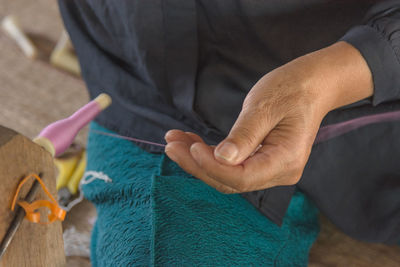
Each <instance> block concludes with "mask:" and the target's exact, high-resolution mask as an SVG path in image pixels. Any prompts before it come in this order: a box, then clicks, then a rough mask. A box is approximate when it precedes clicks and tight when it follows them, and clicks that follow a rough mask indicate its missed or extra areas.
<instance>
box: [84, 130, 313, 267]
mask: <svg viewBox="0 0 400 267" xmlns="http://www.w3.org/2000/svg"><path fill="white" fill-rule="evenodd" d="M90 128H91V130H97V131H103V132H108V133H113V132H111V131H109V130H107V129H105V128H103V127H101V126H99V125H98V124H96V123H91V127H90ZM87 170H88V171H97V172H103V173H105V174H107V175H108V176H109V177H110V178H111V179H112V182H110V183H106V182H104V181H103V180H99V179H96V180H94V181H93V182H91V183H89V184H87V185H84V186H83V191H84V195H85V197H86V198H87V199H89V200H90V201H92V202H93V203H94V204H95V206H96V209H97V213H98V219H97V221H96V223H95V226H94V229H93V233H92V243H91V260H92V265H93V266H94V267H96V266H101V267H103V266H307V262H308V253H309V250H310V248H311V245H312V244H313V242H314V241H315V239H316V237H317V234H318V231H319V225H318V218H317V217H318V211H317V209H316V207H315V206H314V205H313V204H312V203H311V202H310V201H309V200H308V199H307V198H306V197H305V196H304V195H303V194H302V193H301V192H296V193H295V195H294V197H293V199H292V201H291V204H290V206H289V209H288V211H287V213H286V216H285V219H284V223H283V225H282V226H281V227H278V226H277V225H275V224H273V223H272V222H271V221H269V220H268V219H267V218H266V217H264V216H263V215H262V214H261V213H259V212H258V211H257V210H256V209H255V208H254V207H253V206H252V205H251V204H250V203H248V202H247V201H246V200H245V199H243V198H242V197H241V196H240V195H236V194H235V195H225V194H221V193H219V192H218V191H216V190H215V189H213V188H211V187H209V186H208V185H206V184H205V183H203V182H202V181H201V180H198V179H196V178H194V177H193V176H191V175H189V174H187V173H186V172H184V171H183V170H182V169H181V168H180V167H179V166H178V165H177V164H175V163H174V162H172V161H171V160H170V159H169V158H168V157H167V156H166V155H165V154H151V153H148V152H146V151H144V150H142V149H140V148H139V147H137V146H136V145H135V144H134V143H132V142H130V141H126V140H123V139H117V138H113V137H110V136H104V135H100V134H98V133H95V132H90V134H89V142H88V164H87Z"/></svg>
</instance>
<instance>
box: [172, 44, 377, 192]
mask: <svg viewBox="0 0 400 267" xmlns="http://www.w3.org/2000/svg"><path fill="white" fill-rule="evenodd" d="M372 93H373V83H372V77H371V73H370V70H369V68H368V65H367V64H366V62H365V61H364V59H363V57H362V56H361V54H360V53H359V52H358V50H356V49H355V48H354V47H352V46H351V45H349V44H347V43H344V42H339V43H336V44H334V45H332V46H330V47H327V48H325V49H322V50H319V51H316V52H314V53H311V54H308V55H305V56H303V57H300V58H298V59H296V60H293V61H291V62H289V63H288V64H286V65H284V66H282V67H280V68H277V69H275V70H274V71H272V72H270V73H268V74H266V75H265V76H264V77H263V78H261V79H260V80H259V81H258V82H257V83H256V84H255V85H254V87H253V88H252V89H251V90H250V92H249V93H248V95H247V96H246V98H245V100H244V102H243V107H242V110H241V112H240V114H239V117H238V118H237V120H236V122H235V124H234V125H233V127H232V129H231V131H230V133H229V135H228V136H227V138H226V139H225V140H223V141H222V142H221V143H220V144H219V145H218V146H217V147H213V146H209V145H207V144H205V143H204V142H203V140H202V139H201V138H200V137H199V136H198V135H196V134H194V133H188V132H186V133H185V132H182V131H179V130H171V131H169V132H168V133H167V134H166V136H165V139H166V141H167V143H168V144H167V146H166V148H165V152H166V153H167V155H168V156H169V157H170V158H171V159H172V160H174V161H175V162H177V163H178V164H179V166H181V167H182V168H183V169H184V170H185V171H187V172H189V173H191V174H192V175H194V176H195V177H197V178H199V179H201V180H203V181H204V182H205V183H207V184H209V185H210V186H212V187H214V188H216V189H217V190H218V191H220V192H223V193H240V192H248V191H255V190H261V189H265V188H269V187H273V186H278V185H292V184H295V183H297V182H298V181H299V179H300V177H301V175H302V172H303V169H304V167H305V165H306V163H307V160H308V157H309V155H310V152H311V147H312V145H313V142H314V139H315V136H316V134H317V132H318V129H319V126H320V123H321V121H322V119H323V118H324V116H325V115H326V114H327V113H328V112H329V111H331V110H333V109H335V108H338V107H340V106H344V105H347V104H350V103H353V102H356V101H358V100H361V99H364V98H366V97H369V96H371V95H372Z"/></svg>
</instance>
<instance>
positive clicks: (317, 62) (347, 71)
mask: <svg viewBox="0 0 400 267" xmlns="http://www.w3.org/2000/svg"><path fill="white" fill-rule="evenodd" d="M289 64H293V65H297V66H296V69H300V70H302V71H300V75H301V76H302V77H300V79H301V80H302V82H301V83H302V87H304V88H306V90H309V92H310V95H312V96H313V97H314V101H315V103H316V104H317V105H319V106H320V109H321V110H322V112H324V113H325V114H326V113H328V112H329V111H331V110H334V109H336V108H339V107H342V106H345V105H348V104H351V103H354V102H357V101H360V100H362V99H365V98H368V97H370V96H372V94H373V81H372V74H371V71H370V69H369V67H368V65H367V63H366V61H365V60H364V58H363V56H362V55H361V54H360V52H359V51H358V50H357V49H356V48H354V47H353V46H351V45H350V44H348V43H345V42H338V43H335V44H333V45H331V46H329V47H326V48H324V49H321V50H318V51H315V52H313V53H310V54H307V55H305V56H303V57H300V58H298V59H296V60H294V61H292V62H291V63H289ZM325 114H324V115H325Z"/></svg>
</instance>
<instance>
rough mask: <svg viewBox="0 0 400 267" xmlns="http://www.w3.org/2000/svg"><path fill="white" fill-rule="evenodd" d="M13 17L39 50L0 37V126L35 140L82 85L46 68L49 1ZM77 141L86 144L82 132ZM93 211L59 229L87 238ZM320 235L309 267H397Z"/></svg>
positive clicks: (54, 28)
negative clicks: (35, 56)
mask: <svg viewBox="0 0 400 267" xmlns="http://www.w3.org/2000/svg"><path fill="white" fill-rule="evenodd" d="M7 14H15V15H17V16H18V18H19V19H20V21H21V24H22V26H23V28H24V30H25V31H26V32H28V33H29V34H30V36H31V37H32V38H33V39H34V40H35V43H36V44H37V45H38V46H39V47H40V51H41V57H40V59H39V60H36V61H31V60H28V59H27V58H25V57H24V55H23V54H22V53H21V52H20V50H19V49H18V48H17V47H16V46H15V44H14V43H13V41H11V40H10V39H9V38H8V37H7V36H5V35H4V34H3V33H0V51H1V52H0V69H1V71H0V107H1V108H0V124H1V125H4V126H7V127H9V128H12V129H14V130H16V131H18V132H20V133H22V134H24V135H26V136H28V137H34V136H35V135H36V134H37V133H38V132H39V131H40V130H41V129H42V128H43V127H44V126H45V125H47V124H48V123H50V122H52V121H54V120H57V119H60V118H63V117H65V116H67V115H69V114H71V113H72V112H73V111H74V110H76V109H77V108H78V107H80V106H81V105H83V104H84V103H86V101H87V100H88V95H87V93H86V91H85V85H84V83H83V82H82V81H81V80H80V79H79V78H76V77H73V76H71V75H69V74H66V73H64V72H62V71H59V70H57V69H55V68H53V67H52V66H50V65H49V64H48V63H47V60H48V55H49V52H50V51H51V49H52V47H53V46H54V43H55V42H56V40H57V39H58V37H59V35H60V33H61V30H62V22H61V20H60V17H59V13H58V8H57V5H56V1H54V0H30V1H28V0H0V19H1V18H2V17H3V16H4V15H7ZM77 140H78V141H79V142H80V143H85V140H86V131H85V130H84V131H82V133H80V134H79V136H78V138H77ZM93 216H95V211H94V209H93V207H92V206H91V205H90V204H89V203H87V202H85V203H82V204H81V205H80V206H78V207H76V208H75V209H74V210H73V211H71V213H69V215H68V218H67V221H66V223H64V228H65V229H68V228H70V227H72V226H73V227H76V229H77V230H79V231H82V232H84V233H88V232H89V231H90V228H91V221H90V220H91V219H92V218H93ZM321 221H322V232H321V234H320V235H319V237H318V240H317V242H316V243H315V244H314V246H313V248H312V250H311V254H310V264H309V266H377V265H378V266H399V265H400V248H399V247H390V246H385V245H380V244H367V243H363V242H358V241H355V240H353V239H351V238H349V237H347V236H345V235H344V234H343V233H341V232H340V231H338V230H337V229H336V228H335V227H334V226H333V225H332V224H330V223H329V222H328V220H327V219H326V218H321ZM68 266H90V264H89V260H88V259H87V258H86V259H85V258H83V257H69V258H68Z"/></svg>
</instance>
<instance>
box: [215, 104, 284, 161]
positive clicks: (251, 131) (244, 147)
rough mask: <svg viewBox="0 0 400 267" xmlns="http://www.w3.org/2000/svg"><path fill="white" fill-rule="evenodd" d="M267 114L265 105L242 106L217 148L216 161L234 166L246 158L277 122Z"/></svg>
mask: <svg viewBox="0 0 400 267" xmlns="http://www.w3.org/2000/svg"><path fill="white" fill-rule="evenodd" d="M269 113H270V112H269V107H268V106H267V105H265V106H264V105H262V104H254V105H250V104H248V105H244V107H243V109H242V111H241V112H240V114H239V117H238V119H237V120H236V122H235V124H234V125H233V127H232V129H231V131H230V133H229V135H228V136H227V137H226V139H225V140H224V141H222V142H221V143H220V144H219V145H218V146H217V148H216V150H215V157H216V159H217V160H219V161H220V162H222V163H225V164H228V165H236V164H240V163H241V162H243V161H244V160H245V159H246V158H248V157H249V156H250V155H251V154H252V153H253V152H254V151H255V150H256V149H257V147H258V146H259V144H260V143H262V141H263V140H264V139H265V137H266V136H267V135H268V133H269V132H270V131H271V129H272V128H273V127H274V126H275V125H276V124H277V122H278V121H277V118H272V117H271V115H269Z"/></svg>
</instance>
